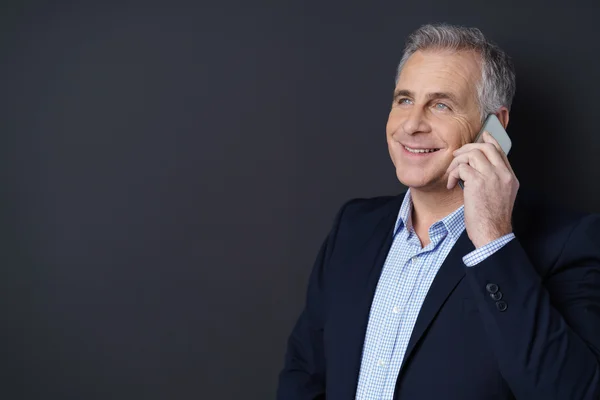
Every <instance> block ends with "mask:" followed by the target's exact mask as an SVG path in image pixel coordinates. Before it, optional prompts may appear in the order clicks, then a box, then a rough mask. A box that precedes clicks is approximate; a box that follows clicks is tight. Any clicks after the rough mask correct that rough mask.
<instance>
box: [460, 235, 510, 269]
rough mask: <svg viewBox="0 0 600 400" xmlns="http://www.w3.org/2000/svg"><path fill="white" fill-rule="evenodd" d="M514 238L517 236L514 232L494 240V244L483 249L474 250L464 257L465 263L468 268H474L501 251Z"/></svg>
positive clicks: (491, 243) (489, 244)
mask: <svg viewBox="0 0 600 400" xmlns="http://www.w3.org/2000/svg"><path fill="white" fill-rule="evenodd" d="M514 238H515V234H514V233H512V232H511V233H509V234H508V235H504V236H502V237H500V238H498V239H496V240H494V241H493V242H490V243H488V244H486V245H485V246H483V247H480V248H478V249H476V250H473V251H472V252H470V253H469V254H467V255H466V256H464V257H463V262H464V263H465V265H466V266H467V267H474V266H475V265H477V264H479V263H480V262H482V261H483V260H485V259H486V258H488V257H489V256H491V255H492V254H494V253H495V252H497V251H498V250H500V249H501V248H502V247H504V245H505V244H507V243H508V242H510V241H511V240H513V239H514Z"/></svg>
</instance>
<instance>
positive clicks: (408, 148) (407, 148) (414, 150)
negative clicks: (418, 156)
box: [404, 146, 439, 153]
mask: <svg viewBox="0 0 600 400" xmlns="http://www.w3.org/2000/svg"><path fill="white" fill-rule="evenodd" d="M404 148H405V149H406V150H408V151H410V152H411V153H433V152H434V151H438V150H439V149H411V148H410V147H406V146H404Z"/></svg>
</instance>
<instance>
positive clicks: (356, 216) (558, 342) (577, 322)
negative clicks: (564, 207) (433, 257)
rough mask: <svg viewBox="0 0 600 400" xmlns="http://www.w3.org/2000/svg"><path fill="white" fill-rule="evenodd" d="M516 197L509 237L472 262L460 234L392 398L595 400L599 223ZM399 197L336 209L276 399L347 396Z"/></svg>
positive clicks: (341, 399)
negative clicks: (468, 261)
mask: <svg viewBox="0 0 600 400" xmlns="http://www.w3.org/2000/svg"><path fill="white" fill-rule="evenodd" d="M522 193H523V192H522V190H521V191H520V192H519V195H518V196H517V200H516V203H515V207H514V212H513V231H514V233H515V236H516V238H515V239H513V240H512V241H511V242H510V243H509V244H507V245H506V246H504V247H503V248H502V249H500V250H499V251H498V252H496V253H495V254H493V255H492V256H490V257H489V258H488V259H486V260H484V261H483V262H481V263H480V264H478V265H477V266H475V267H466V266H465V265H464V263H463V262H462V257H463V256H464V255H466V254H467V253H469V252H470V251H472V250H474V247H473V244H472V243H471V241H470V239H469V237H468V236H467V233H466V231H465V232H463V234H462V236H461V237H460V239H459V240H458V242H457V243H456V244H455V246H454V247H453V248H452V250H451V252H450V254H449V255H448V257H447V258H446V260H445V261H444V263H443V265H442V266H441V268H440V270H439V272H438V274H437V276H436V277H435V280H434V281H433V284H432V285H431V288H430V289H429V292H428V294H427V297H426V299H425V301H424V303H423V306H422V308H421V311H420V313H419V316H418V318H417V321H416V324H415V327H414V330H413V332H412V336H411V339H410V342H409V345H408V348H407V350H406V354H405V358H404V361H403V365H402V368H401V370H400V373H399V375H398V377H397V382H396V391H395V395H394V398H395V399H400V400H404V399H425V400H428V399H444V400H450V399H456V400H471V399H472V400H481V399H514V398H517V399H526V400H534V399H544V400H548V399H565V400H575V399H577V400H579V399H599V398H600V217H599V216H598V215H583V214H572V213H566V212H564V211H561V210H559V209H555V208H551V207H546V206H543V205H542V204H543V203H541V202H540V201H538V199H537V198H536V197H531V198H530V197H527V198H526V197H525V195H523V194H522ZM403 198H404V194H400V195H398V196H386V197H376V198H371V199H354V200H351V201H349V202H347V203H346V204H344V206H342V207H341V209H340V210H339V212H338V213H337V215H336V217H335V220H334V223H333V227H332V228H331V231H330V232H329V234H328V236H327V238H326V239H325V241H324V242H323V244H322V246H321V249H320V251H319V253H318V256H317V259H316V261H315V264H314V267H313V270H312V273H311V275H310V278H309V284H308V290H307V296H306V304H305V307H304V310H303V311H302V314H301V315H300V317H299V319H298V321H297V323H296V325H295V327H294V329H293V331H292V333H291V335H290V337H289V340H288V343H287V350H286V356H285V365H284V367H283V370H282V371H281V373H280V374H279V382H278V390H277V398H278V399H280V400H309V399H327V400H350V399H354V398H355V396H356V388H357V383H358V374H359V370H360V363H361V355H362V349H363V341H364V337H365V332H366V328H367V322H368V318H369V311H370V307H371V301H372V299H373V296H374V293H375V288H376V285H377V281H378V279H379V275H380V273H381V270H382V268H383V264H384V261H385V259H386V256H387V253H388V251H389V249H390V247H391V244H392V233H393V232H392V231H393V226H394V224H395V222H396V218H397V216H398V211H399V209H400V205H401V203H402V200H403Z"/></svg>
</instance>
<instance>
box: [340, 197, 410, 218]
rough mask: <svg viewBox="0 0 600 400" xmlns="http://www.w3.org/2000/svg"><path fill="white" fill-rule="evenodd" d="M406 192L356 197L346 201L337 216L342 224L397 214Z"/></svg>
mask: <svg viewBox="0 0 600 400" xmlns="http://www.w3.org/2000/svg"><path fill="white" fill-rule="evenodd" d="M405 194H406V192H403V193H400V194H398V195H391V196H377V197H356V198H352V199H350V200H348V201H346V202H345V203H344V204H343V205H342V206H341V207H340V209H339V211H338V215H337V218H338V219H339V222H340V223H342V224H352V225H354V224H357V223H358V224H360V223H369V222H373V221H377V220H380V219H381V218H389V217H390V215H397V214H398V211H399V210H400V205H401V204H402V201H403V200H404V195H405Z"/></svg>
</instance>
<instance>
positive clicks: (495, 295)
mask: <svg viewBox="0 0 600 400" xmlns="http://www.w3.org/2000/svg"><path fill="white" fill-rule="evenodd" d="M490 297H491V298H492V299H494V300H496V301H498V300H500V299H501V298H502V292H500V291H498V292H496V293H490Z"/></svg>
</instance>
